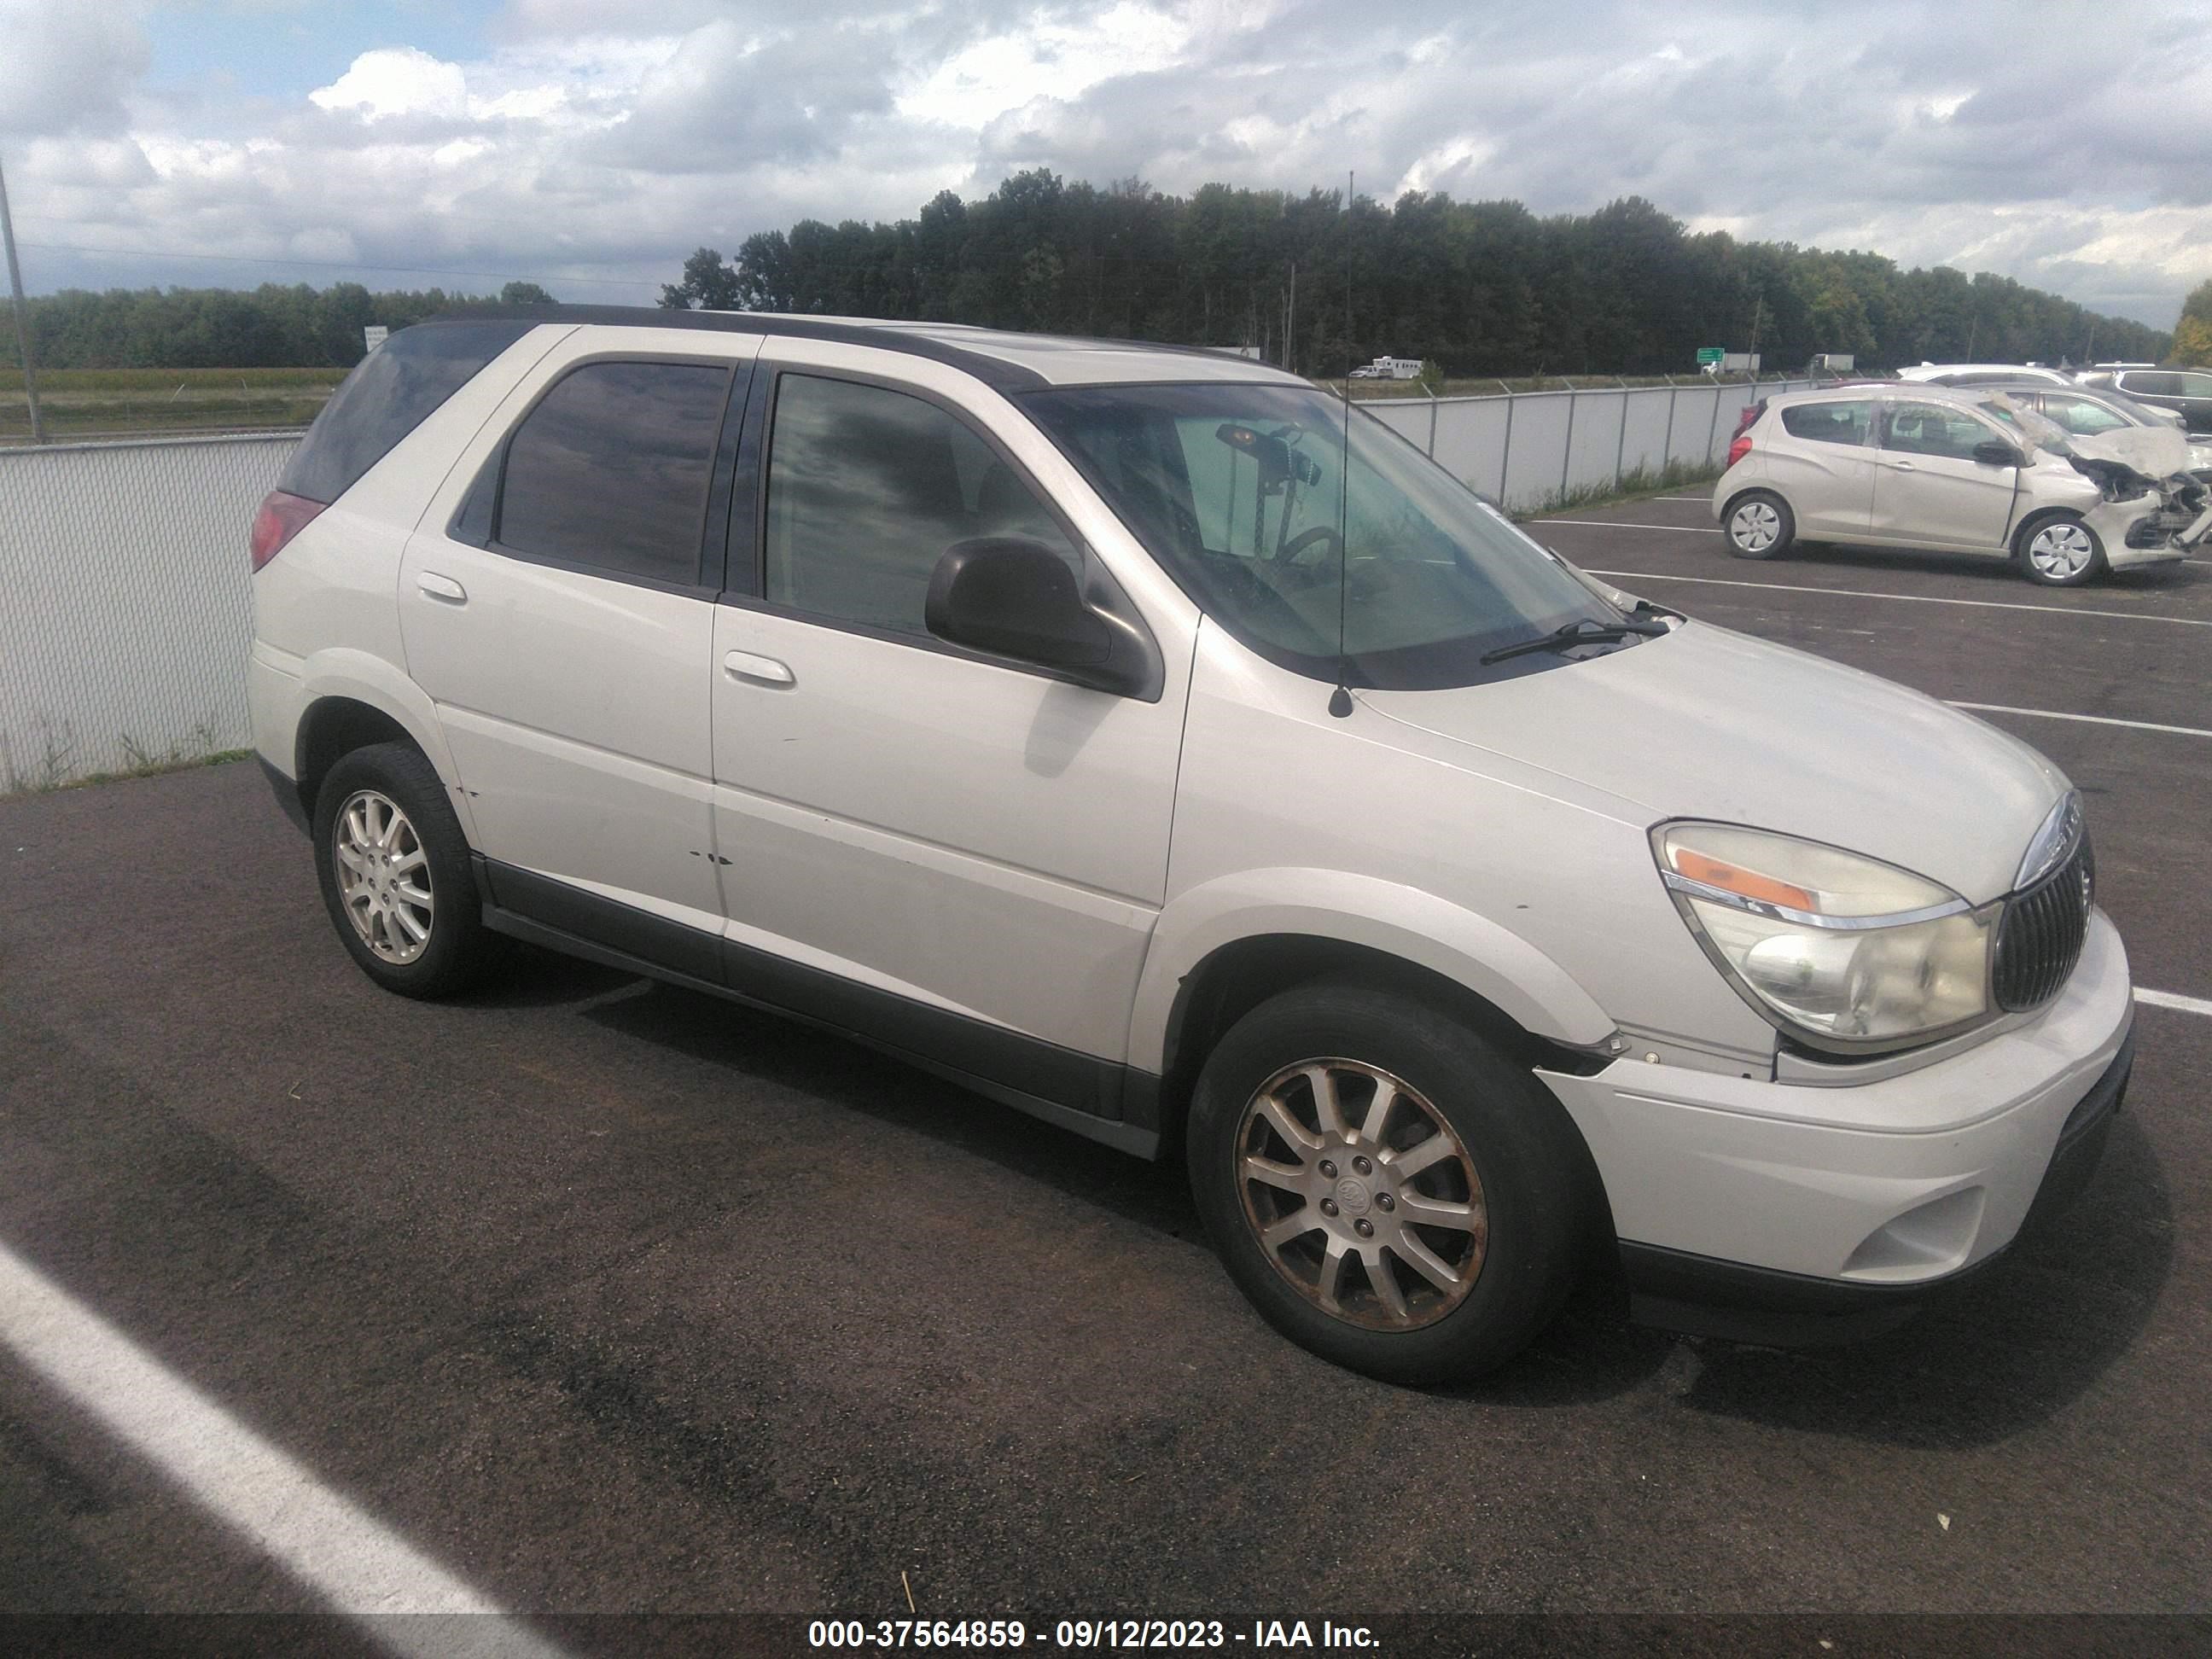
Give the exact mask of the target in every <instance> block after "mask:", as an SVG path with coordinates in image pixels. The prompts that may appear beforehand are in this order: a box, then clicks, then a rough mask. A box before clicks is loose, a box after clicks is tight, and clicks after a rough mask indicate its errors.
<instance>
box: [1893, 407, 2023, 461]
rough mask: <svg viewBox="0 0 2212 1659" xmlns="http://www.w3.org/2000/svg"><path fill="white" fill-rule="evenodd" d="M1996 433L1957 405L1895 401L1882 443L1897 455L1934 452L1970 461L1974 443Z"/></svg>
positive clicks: (1933, 453) (1978, 442)
mask: <svg viewBox="0 0 2212 1659" xmlns="http://www.w3.org/2000/svg"><path fill="white" fill-rule="evenodd" d="M1995 436H1996V434H1995V433H1993V432H1991V431H1990V429H1989V428H1987V427H1985V426H1984V425H1983V424H1982V423H1981V422H1979V421H1978V420H1976V419H1975V418H1974V417H1973V416H1971V415H1969V414H1967V413H1966V411H1965V410H1960V409H1945V408H1942V407H1941V406H1939V405H1937V404H1897V405H1896V406H1895V407H1894V408H1893V409H1892V410H1890V411H1889V429H1888V431H1887V433H1886V434H1885V435H1884V436H1883V438H1882V447H1883V448H1885V449H1888V450H1892V451H1894V452H1895V453H1899V454H1901V455H1936V456H1943V457H1947V458H1948V459H1954V460H1960V461H1971V460H1972V459H1974V446H1975V445H1977V444H1984V443H1987V442H1989V441H1990V439H1992V438H1994V437H1995Z"/></svg>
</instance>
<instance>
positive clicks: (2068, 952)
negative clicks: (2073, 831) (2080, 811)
mask: <svg viewBox="0 0 2212 1659" xmlns="http://www.w3.org/2000/svg"><path fill="white" fill-rule="evenodd" d="M2096 893H2097V859H2096V854H2093V853H2092V852H2091V851H2090V850H2089V838H2088V836H2086V835H2085V836H2082V837H2081V846H2080V847H2078V848H2075V852H2074V856H2073V857H2071V858H2069V859H2068V860H2066V862H2065V863H2063V864H2062V865H2060V866H2058V868H2057V869H2056V870H2054V871H2052V872H2051V873H2050V874H2049V875H2047V876H2045V878H2043V879H2042V880H2041V881H2039V882H2037V883H2036V884H2034V885H2033V887H2028V888H2024V889H2022V890H2021V891H2020V892H2017V893H2015V894H2014V895H2013V896H2012V897H2011V898H2010V899H2008V900H2007V901H2006V902H2005V908H2004V919H2003V920H2002V921H2000V922H1999V923H1998V924H1997V950H1996V967H1995V969H1993V970H1992V972H1991V974H1990V986H1991V988H1992V989H1993V990H1994V991H1995V992H1996V1000H1997V1006H1998V1007H2000V1008H2002V1009H2003V1010H2004V1011H2005V1012H2008V1013H2015V1012H2019V1011H2020V1010H2021V1009H2023V1008H2033V1007H2036V1006H2039V1005H2041V1004H2043V1003H2045V1002H2048V1001H2050V1000H2051V998H2053V997H2055V996H2057V994H2058V988H2059V987H2061V986H2062V985H2063V984H2065V983H2066V980H2067V977H2068V975H2070V974H2072V973H2073V971H2074V964H2075V963H2077V962H2079V961H2080V960H2081V944H2082V941H2083V940H2084V939H2087V937H2088V934H2089V907H2090V905H2091V904H2092V903H2093V902H2094V901H2095V898H2096Z"/></svg>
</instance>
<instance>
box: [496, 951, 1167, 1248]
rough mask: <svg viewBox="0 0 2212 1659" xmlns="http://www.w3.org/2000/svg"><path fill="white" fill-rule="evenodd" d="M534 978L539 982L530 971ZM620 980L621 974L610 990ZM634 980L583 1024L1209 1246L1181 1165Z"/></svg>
mask: <svg viewBox="0 0 2212 1659" xmlns="http://www.w3.org/2000/svg"><path fill="white" fill-rule="evenodd" d="M533 954H534V953H533ZM524 976H525V975H520V974H518V975H517V977H518V978H521V977H524ZM527 977H530V978H532V979H535V978H536V977H538V975H537V973H536V971H535V969H532V971H531V972H530V973H529V974H528V975H527ZM622 982H623V981H622V979H621V977H620V976H619V975H617V977H616V978H615V979H614V980H613V981H611V985H610V988H613V987H617V986H619V985H620V984H621V983H622ZM629 982H630V983H632V984H634V985H635V986H636V987H637V989H636V990H635V992H634V993H633V994H626V995H619V996H610V997H605V998H604V999H603V1000H599V1001H596V1002H592V1003H590V1004H588V1005H587V1006H584V1007H582V1008H581V1009H580V1012H581V1014H582V1016H583V1017H584V1018H586V1019H588V1020H590V1021H592V1023H594V1024H598V1025H600V1026H603V1027H605V1028H606V1029H607V1030H613V1031H618V1032H620V1033H622V1034H623V1036H629V1037H635V1038H636V1039H638V1040H640V1041H642V1042H653V1043H655V1044H658V1045H660V1046H662V1047H664V1048H669V1049H671V1050H673V1051H675V1052H677V1053H678V1054H686V1055H689V1056H690V1057H691V1058H692V1059H695V1060H703V1061H705V1062H707V1063H708V1064H710V1065H715V1066H730V1067H732V1068H734V1069H737V1070H740V1071H742V1072H744V1073H745V1075H746V1076H748V1077H750V1078H754V1079H759V1080H761V1081H763V1082H766V1083H770V1084H774V1085H778V1086H780V1087H782V1088H786V1089H791V1090H793V1091H798V1092H799V1093H802V1094H806V1095H811V1096H814V1097H817V1098H819V1099H820V1100H822V1101H823V1103H824V1107H825V1109H832V1110H845V1111H855V1112H862V1113H865V1114H866V1115H868V1116H870V1117H872V1118H874V1119H876V1120H878V1121H880V1122H884V1123H887V1124H892V1125H896V1127H900V1128H902V1129H905V1130H908V1131H910V1132H912V1133H916V1134H921V1135H927V1136H929V1137H930V1138H931V1139H935V1140H937V1141H939V1142H940V1143H942V1144H944V1145H945V1146H951V1147H955V1148H957V1149H958V1150H959V1151H961V1152H966V1153H969V1154H971V1155H973V1156H975V1157H979V1158H988V1159H989V1160H990V1161H991V1162H993V1163H994V1164H999V1165H1000V1166H1001V1167H1002V1168H1005V1169H1006V1170H1011V1171H1012V1172H1013V1173H1015V1174H1018V1175H1020V1176H1024V1177H1026V1178H1029V1179H1031V1180H1036V1181H1041V1182H1044V1183H1045V1184H1047V1185H1048V1186H1050V1187H1052V1188H1055V1189H1057V1190H1058V1191H1060V1192H1063V1193H1065V1194H1067V1195H1068V1196H1070V1197H1072V1198H1076V1199H1080V1200H1083V1201H1084V1202H1085V1203H1087V1204H1092V1205H1096V1206H1098V1207H1100V1208H1101V1209H1104V1210H1107V1211H1109V1212H1112V1213H1113V1214H1115V1215H1117V1216H1120V1217H1121V1218H1123V1219H1124V1220H1128V1221H1133V1222H1136V1223H1138V1224H1139V1225H1143V1226H1146V1227H1150V1228H1152V1229H1154V1230H1156V1231H1160V1232H1163V1233H1166V1234H1169V1235H1170V1236H1171V1237H1177V1238H1187V1239H1192V1240H1202V1239H1203V1236H1204V1235H1203V1230H1202V1228H1201V1227H1200V1224H1199V1219H1198V1212H1197V1211H1196V1210H1195V1209H1194V1208H1193V1207H1192V1206H1191V1201H1190V1196H1189V1194H1188V1192H1187V1191H1186V1190H1185V1189H1184V1187H1183V1183H1182V1173H1181V1170H1180V1168H1179V1166H1176V1165H1171V1164H1153V1163H1147V1162H1146V1161H1145V1160H1143V1159H1141V1158H1132V1157H1129V1156H1127V1154H1125V1153H1121V1152H1115V1151H1114V1150H1113V1149H1112V1148H1111V1147H1108V1146H1100V1145H1098V1144H1097V1142H1095V1141H1091V1140H1089V1139H1085V1138H1084V1137H1083V1136H1081V1135H1079V1134H1077V1133H1074V1132H1073V1131H1072V1130H1067V1129H1062V1128H1059V1127H1055V1126H1054V1125H1053V1124H1050V1123H1047V1122H1045V1121H1042V1120H1041V1119H1038V1118H1033V1117H1030V1116H1029V1115H1026V1114H1025V1113H1023V1112H1019V1111H1017V1110H1015V1109H1013V1108H1012V1107H1009V1106H1005V1105H1001V1104H1000V1103H998V1102H996V1101H994V1100H988V1099H986V1098H985V1097H982V1096H981V1095H978V1094H976V1093H975V1092H974V1091H970V1090H967V1089H963V1088H961V1087H960V1086H958V1085H957V1084H952V1083H948V1082H945V1081H944V1080H943V1079H939V1078H937V1077H935V1076H933V1075H932V1074H931V1073H927V1072H925V1071H922V1070H921V1069H920V1068H919V1067H917V1066H909V1065H908V1064H906V1063H905V1062H903V1061H902V1060H894V1059H892V1058H891V1057H890V1056H889V1055H887V1054H879V1053H878V1052H877V1051H876V1050H874V1049H872V1048H868V1047H867V1046H866V1045H865V1044H863V1043H861V1042H857V1041H855V1040H854V1039H852V1038H848V1037H843V1036H836V1035H834V1034H832V1033H830V1032H827V1031H823V1030H816V1029H815V1028H813V1027H811V1026H808V1025H804V1024H799V1022H798V1021H796V1020H793V1019H787V1018H783V1017H781V1016H780V1015H776V1014H769V1013H762V1012H757V1011H756V1010H754V1009H751V1008H748V1007H745V1006H743V1005H741V1004H738V1003H732V1002H725V1001H722V1000H720V999H718V998H714V997H711V996H708V995H707V994H704V993H702V992H696V991H690V990H686V989H684V988H683V987H678V986H672V985H666V984H662V983H659V982H657V981H650V980H646V981H629Z"/></svg>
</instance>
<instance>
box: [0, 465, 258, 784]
mask: <svg viewBox="0 0 2212 1659" xmlns="http://www.w3.org/2000/svg"><path fill="white" fill-rule="evenodd" d="M299 441H300V435H299V434H298V433H296V432H287V433H283V434H279V435H272V436H268V437H260V436H256V437H244V438H194V439H186V440H179V441H159V442H150V443H128V444H86V445H67V446H62V445H57V446H52V447H46V448H42V449H9V450H0V790H5V791H8V792H10V793H12V792H14V791H16V790H21V789H33V788H43V787H52V786H54V785H57V784H61V783H66V782H69V781H71V780H72V779H76V778H81V777H83V776H85V775H88V774H89V773H94V772H115V771H125V770H129V769H134V768H137V767H143V766H149V765H153V764H156V763H161V762H165V761H171V760H189V759H194V758H197V757H201V756H204V755H210V754H215V753H218V752H220V751H221V750H226V749H237V748H242V747H244V746H245V745H246V744H248V743H250V742H251V741H252V730H251V726H250V723H249V720H248V718H247V714H246V647H247V645H248V643H249V642H250V641H251V638H252V629H253V623H252V590H251V586H250V574H251V570H250V566H249V564H248V562H247V559H246V532H247V530H248V528H249V526H250V525H251V522H252V517H253V510H254V507H256V506H257V505H258V503H259V501H260V500H261V498H262V496H263V495H265V494H267V493H268V491H269V490H270V489H271V488H272V487H273V486H274V485H275V483H276V475H277V474H278V473H279V472H280V471H283V466H284V463H285V461H286V459H288V458H289V456H290V455H291V453H292V451H293V449H294V447H295V446H297V444H298V443H299Z"/></svg>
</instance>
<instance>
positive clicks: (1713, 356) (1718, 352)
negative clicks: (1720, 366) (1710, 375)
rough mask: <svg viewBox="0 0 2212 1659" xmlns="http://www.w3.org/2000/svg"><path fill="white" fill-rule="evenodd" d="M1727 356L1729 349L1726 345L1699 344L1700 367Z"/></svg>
mask: <svg viewBox="0 0 2212 1659" xmlns="http://www.w3.org/2000/svg"><path fill="white" fill-rule="evenodd" d="M1725 356H1728V351H1727V349H1726V348H1725V347H1722V346H1699V348H1698V367H1699V368H1704V367H1705V365H1706V364H1707V363H1717V362H1720V360H1721V359H1722V358H1723V357H1725Z"/></svg>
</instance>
